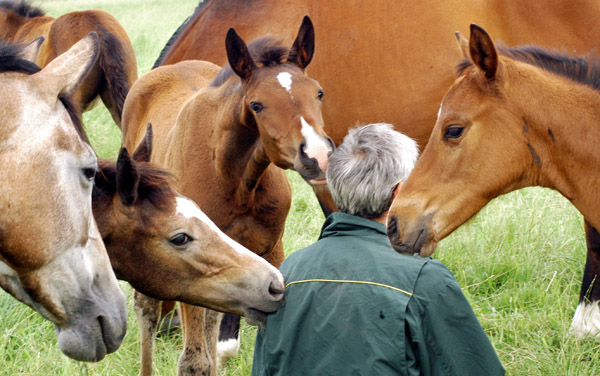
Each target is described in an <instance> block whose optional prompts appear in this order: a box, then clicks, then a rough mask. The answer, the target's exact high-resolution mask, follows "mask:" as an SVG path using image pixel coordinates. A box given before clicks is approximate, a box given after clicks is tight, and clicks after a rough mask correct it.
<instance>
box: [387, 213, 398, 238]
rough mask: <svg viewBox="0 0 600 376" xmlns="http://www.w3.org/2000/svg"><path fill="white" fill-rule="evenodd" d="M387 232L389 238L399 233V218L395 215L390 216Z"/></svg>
mask: <svg viewBox="0 0 600 376" xmlns="http://www.w3.org/2000/svg"><path fill="white" fill-rule="evenodd" d="M387 233H388V237H389V238H395V237H396V235H398V220H397V219H396V216H395V215H392V216H390V219H389V220H388V226H387Z"/></svg>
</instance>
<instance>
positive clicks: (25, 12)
mask: <svg viewBox="0 0 600 376" xmlns="http://www.w3.org/2000/svg"><path fill="white" fill-rule="evenodd" d="M0 8H2V9H6V10H10V11H12V12H15V13H16V14H18V15H19V16H21V17H25V18H34V17H41V16H45V15H46V13H45V12H44V11H43V10H42V9H41V8H38V7H34V6H33V5H31V3H30V2H29V1H27V0H21V1H11V0H4V1H0Z"/></svg>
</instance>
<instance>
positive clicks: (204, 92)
mask: <svg viewBox="0 0 600 376" xmlns="http://www.w3.org/2000/svg"><path fill="white" fill-rule="evenodd" d="M225 47H226V51H227V55H228V60H229V66H227V67H225V68H223V69H220V68H219V67H217V66H216V65H214V64H212V63H208V62H203V61H188V62H182V63H179V64H175V65H170V66H164V67H161V68H158V69H155V70H153V71H151V72H150V73H148V74H147V75H144V76H143V77H141V78H140V79H139V80H138V81H137V82H136V83H135V84H134V86H133V87H132V89H131V91H130V93H129V95H128V96H127V99H126V101H125V107H124V111H123V144H124V146H125V147H128V148H131V147H132V146H134V145H137V143H139V141H140V140H141V139H142V137H143V129H144V127H145V125H146V124H147V123H149V122H150V123H152V124H153V126H155V132H156V136H157V137H156V140H157V143H156V145H155V152H154V153H153V157H152V160H153V161H155V162H157V163H159V164H160V165H162V166H164V167H166V168H168V169H169V171H172V172H173V173H174V175H175V176H176V177H177V179H178V187H179V190H180V191H181V192H182V193H183V194H185V195H186V196H188V197H190V198H192V199H193V200H194V201H195V202H196V203H198V205H199V206H200V208H202V210H204V211H205V212H206V214H207V215H208V216H209V217H210V218H211V219H212V220H213V221H214V222H215V223H216V225H217V226H219V227H220V228H221V229H222V230H223V231H224V232H225V233H226V234H227V235H229V236H231V237H232V238H233V239H235V240H236V241H238V242H240V243H241V244H243V245H245V246H246V247H248V248H249V249H251V250H252V251H254V252H256V253H257V254H259V255H260V256H262V257H264V258H265V259H266V260H268V261H269V262H270V263H271V264H273V265H276V266H279V264H280V263H281V261H282V260H283V257H284V254H283V245H282V242H281V239H282V235H283V230H284V224H285V218H286V216H287V213H288V211H289V207H290V201H291V192H290V187H289V184H288V181H287V178H286V175H285V173H284V171H283V169H288V168H293V169H295V170H296V171H298V172H299V173H300V175H301V176H302V177H304V179H305V180H306V181H307V182H309V183H310V184H323V183H324V171H325V169H326V165H327V159H328V155H329V153H330V152H331V151H332V150H333V143H332V142H331V140H330V139H329V138H328V137H327V136H326V135H325V134H324V132H323V119H322V116H321V97H322V95H323V92H322V89H321V87H320V85H319V84H318V83H317V82H316V81H315V80H313V79H311V78H309V77H308V76H306V74H305V72H304V70H305V68H306V66H307V65H308V64H309V63H310V61H311V59H312V56H313V50H314V30H313V26H312V23H311V21H310V19H308V18H305V19H304V21H303V22H302V25H301V27H300V30H299V31H298V33H297V37H296V39H295V41H294V43H293V44H292V47H291V49H290V48H287V47H284V46H283V45H282V44H281V43H280V42H278V41H276V40H275V39H273V38H271V37H264V38H261V39H258V40H256V41H254V42H252V43H251V44H250V45H249V46H246V44H245V43H244V41H243V40H242V39H241V38H240V37H239V36H238V34H237V33H236V32H235V31H234V30H233V29H230V30H229V32H228V33H227V37H226V40H225ZM181 310H182V325H183V329H184V331H183V332H184V347H185V349H184V351H183V354H182V356H181V358H180V360H179V370H180V373H181V374H192V373H196V372H205V374H215V373H216V368H217V367H216V365H215V362H214V355H215V352H216V335H217V331H218V324H219V322H220V317H215V314H214V313H212V312H208V313H205V312H204V311H203V310H202V309H199V308H196V307H190V306H187V305H185V304H183V305H182V308H181ZM205 318H206V320H205ZM205 321H210V323H207V322H205ZM193 331H196V332H197V333H199V334H197V333H194V332H193Z"/></svg>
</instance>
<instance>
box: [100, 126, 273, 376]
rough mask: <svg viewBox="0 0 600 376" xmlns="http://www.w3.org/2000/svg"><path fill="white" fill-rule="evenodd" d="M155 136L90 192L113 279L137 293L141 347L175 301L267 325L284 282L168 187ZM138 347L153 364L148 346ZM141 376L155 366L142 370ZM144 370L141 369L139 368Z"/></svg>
mask: <svg viewBox="0 0 600 376" xmlns="http://www.w3.org/2000/svg"><path fill="white" fill-rule="evenodd" d="M151 150H152V132H151V128H150V127H148V131H147V133H146V136H145V137H144V140H143V141H142V143H141V144H140V145H139V146H138V148H137V150H136V151H135V153H134V154H133V156H130V155H129V153H128V152H127V149H124V148H123V149H121V152H120V153H119V158H118V160H117V162H116V163H114V162H107V161H100V163H99V167H100V170H99V172H98V174H96V181H95V182H96V184H95V186H94V191H93V196H92V197H93V200H92V202H93V210H94V217H95V218H96V221H97V222H98V228H99V229H100V233H101V234H102V238H103V239H104V241H105V244H106V249H107V251H108V254H109V257H110V261H111V263H112V266H113V269H114V271H115V273H116V275H117V278H119V279H123V280H126V281H128V282H129V283H131V285H132V286H133V288H135V289H136V290H137V291H139V292H141V293H143V294H146V295H148V296H150V297H152V298H147V299H144V298H143V297H142V296H141V294H139V293H138V292H136V295H137V297H136V299H135V303H136V304H135V311H136V314H137V315H138V322H139V323H140V333H141V338H142V341H146V338H147V337H148V336H149V335H152V336H153V335H154V331H155V329H156V322H157V320H158V318H159V313H160V312H159V311H160V305H159V304H156V301H155V300H154V299H162V300H179V301H181V302H185V303H188V304H194V305H202V306H204V307H209V308H213V309H218V310H220V311H226V312H231V313H235V314H239V315H244V316H245V317H246V319H247V320H248V321H249V322H255V323H256V322H259V321H264V316H265V314H264V313H265V312H272V311H274V310H276V309H277V308H278V307H279V305H280V304H281V303H282V301H283V300H282V299H283V290H284V287H283V276H282V275H281V273H279V271H278V270H277V269H276V268H275V267H273V266H271V265H270V264H269V263H268V262H266V261H265V260H264V259H262V258H260V257H258V256H257V255H255V254H254V253H253V252H251V251H249V250H248V249H246V248H244V247H243V246H241V245H239V244H237V243H236V242H234V241H233V240H231V239H230V238H229V237H228V236H227V235H225V234H224V233H223V232H222V231H221V230H219V229H218V228H217V227H216V226H215V225H214V223H213V222H212V221H211V220H210V219H208V217H207V216H206V215H205V214H204V213H202V212H201V211H200V209H199V208H198V206H197V205H196V204H195V203H194V202H193V201H191V200H190V199H188V198H186V197H183V196H182V195H180V194H179V193H177V191H176V190H175V189H174V188H173V186H172V183H173V181H172V180H173V179H172V178H171V176H170V175H169V174H168V173H167V172H165V171H164V170H162V169H160V168H158V167H157V166H156V165H154V164H152V163H150V162H149V160H150V155H151ZM147 345H149V346H143V347H142V354H143V355H142V357H143V358H144V359H146V358H148V359H151V356H152V346H151V345H152V343H151V342H150V343H147ZM142 366H143V368H142V370H141V373H142V374H149V373H151V371H152V370H151V368H147V367H151V366H152V362H151V360H150V361H149V362H143V363H142ZM144 367H146V368H144Z"/></svg>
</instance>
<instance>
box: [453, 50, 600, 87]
mask: <svg viewBox="0 0 600 376" xmlns="http://www.w3.org/2000/svg"><path fill="white" fill-rule="evenodd" d="M498 52H499V53H500V54H502V55H504V56H507V57H510V58H511V59H514V60H517V61H520V62H523V63H527V64H531V65H534V66H536V67H539V68H542V69H544V70H546V71H549V72H553V73H556V74H558V75H561V76H563V77H566V78H569V79H571V80H573V81H575V82H579V83H581V84H584V85H587V86H589V87H591V88H593V89H595V90H599V91H600V60H599V59H598V55H597V54H595V53H593V52H590V53H588V54H586V55H583V56H576V55H574V54H569V53H566V52H559V51H557V50H546V49H543V48H541V47H537V46H521V47H505V46H499V47H498ZM472 65H473V63H472V62H471V60H470V59H464V60H463V61H461V62H460V63H459V64H458V66H457V68H456V70H457V74H458V75H461V74H462V73H463V72H464V71H465V69H467V68H468V67H470V66H472Z"/></svg>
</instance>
